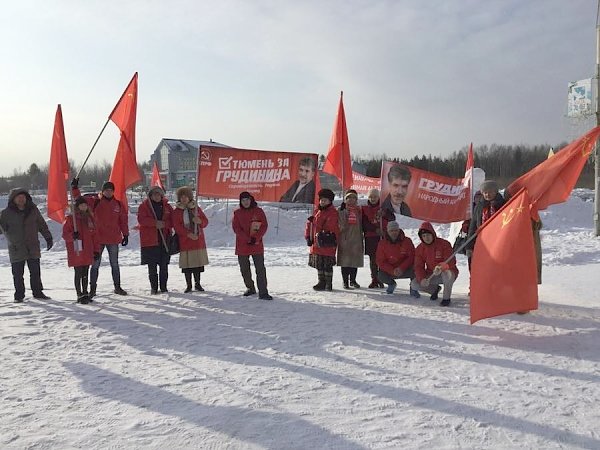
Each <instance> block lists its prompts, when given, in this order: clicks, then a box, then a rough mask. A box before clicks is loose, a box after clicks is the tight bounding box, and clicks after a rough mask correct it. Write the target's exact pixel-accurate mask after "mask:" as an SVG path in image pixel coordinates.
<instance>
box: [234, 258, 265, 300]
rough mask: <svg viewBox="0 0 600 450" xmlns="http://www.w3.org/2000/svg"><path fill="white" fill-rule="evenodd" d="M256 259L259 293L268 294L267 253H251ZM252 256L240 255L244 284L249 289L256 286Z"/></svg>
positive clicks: (255, 267) (254, 259)
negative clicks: (251, 264)
mask: <svg viewBox="0 0 600 450" xmlns="http://www.w3.org/2000/svg"><path fill="white" fill-rule="evenodd" d="M250 256H252V261H254V270H255V271H256V284H257V285H258V295H263V294H268V293H269V292H268V291H267V269H265V255H250ZM250 256H248V255H238V263H239V265H240V272H241V273H242V278H243V279H244V284H245V285H246V287H247V288H248V289H255V288H254V281H253V280H252V272H251V271H250Z"/></svg>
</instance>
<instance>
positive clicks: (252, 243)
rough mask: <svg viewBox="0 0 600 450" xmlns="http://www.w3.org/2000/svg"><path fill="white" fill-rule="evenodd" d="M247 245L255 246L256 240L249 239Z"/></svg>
mask: <svg viewBox="0 0 600 450" xmlns="http://www.w3.org/2000/svg"><path fill="white" fill-rule="evenodd" d="M248 244H250V245H254V244H256V238H255V237H251V238H250V240H249V241H248Z"/></svg>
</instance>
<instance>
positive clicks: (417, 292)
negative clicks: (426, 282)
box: [409, 288, 421, 298]
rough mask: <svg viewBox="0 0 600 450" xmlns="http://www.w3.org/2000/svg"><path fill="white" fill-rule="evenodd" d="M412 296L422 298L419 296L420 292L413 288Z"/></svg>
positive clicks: (411, 290) (411, 289)
mask: <svg viewBox="0 0 600 450" xmlns="http://www.w3.org/2000/svg"><path fill="white" fill-rule="evenodd" d="M409 292H410V296H411V297H414V298H421V294H419V291H416V290H414V289H413V288H410V291H409Z"/></svg>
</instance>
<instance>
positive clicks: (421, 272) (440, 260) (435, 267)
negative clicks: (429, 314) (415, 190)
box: [410, 222, 458, 306]
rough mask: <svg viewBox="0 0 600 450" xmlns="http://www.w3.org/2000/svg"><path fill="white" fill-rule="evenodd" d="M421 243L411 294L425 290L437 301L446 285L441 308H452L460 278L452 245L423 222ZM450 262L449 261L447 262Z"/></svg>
mask: <svg viewBox="0 0 600 450" xmlns="http://www.w3.org/2000/svg"><path fill="white" fill-rule="evenodd" d="M419 238H420V239H421V243H420V244H419V245H418V246H417V249H416V250H415V279H413V280H412V282H411V284H410V288H411V293H413V292H416V293H418V292H419V289H420V290H423V291H425V292H428V293H429V294H431V297H429V298H430V299H431V300H437V299H438V294H439V293H440V290H441V289H442V287H441V286H440V285H441V284H443V285H444V292H443V294H442V302H441V303H440V305H441V306H450V297H451V296H452V285H453V284H454V281H455V280H456V277H458V268H457V267H456V258H455V257H454V256H452V253H453V251H452V245H450V242H448V241H447V240H445V239H442V238H440V237H437V236H436V234H435V230H434V229H433V226H431V224H430V223H429V222H423V223H422V224H421V226H420V227H419ZM446 260H448V261H446Z"/></svg>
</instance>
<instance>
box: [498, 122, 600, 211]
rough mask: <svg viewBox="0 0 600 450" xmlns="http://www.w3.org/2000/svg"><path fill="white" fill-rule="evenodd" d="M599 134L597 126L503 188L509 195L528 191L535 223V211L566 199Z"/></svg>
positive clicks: (599, 130)
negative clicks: (523, 190) (521, 190)
mask: <svg viewBox="0 0 600 450" xmlns="http://www.w3.org/2000/svg"><path fill="white" fill-rule="evenodd" d="M598 135H600V127H596V128H594V129H593V130H591V131H589V132H588V133H587V134H585V135H583V136H582V137H580V138H579V139H577V140H575V141H573V142H571V143H570V144H569V145H567V146H566V147H565V148H563V149H562V150H561V151H559V152H557V153H555V154H554V156H553V157H552V158H548V159H546V160H544V161H543V162H541V163H540V164H538V165H537V166H535V167H534V168H533V169H531V170H530V171H529V172H527V173H526V174H524V175H522V176H521V177H520V178H518V179H516V180H515V181H513V182H512V183H511V184H510V186H508V188H506V189H507V191H508V193H509V194H510V195H514V194H515V193H516V192H517V191H518V190H519V189H521V188H523V187H524V188H527V191H528V192H529V198H530V199H531V206H532V216H533V218H534V219H536V220H537V218H538V214H537V211H538V210H542V209H546V208H547V207H548V206H550V205H553V204H555V203H562V202H564V201H566V200H567V199H568V198H569V195H570V194H571V191H572V190H573V188H574V187H575V183H577V179H578V178H579V175H580V174H581V171H582V170H583V167H584V165H585V163H586V161H587V160H588V158H589V156H590V154H591V153H592V150H593V149H594V146H595V144H596V140H597V139H598Z"/></svg>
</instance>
